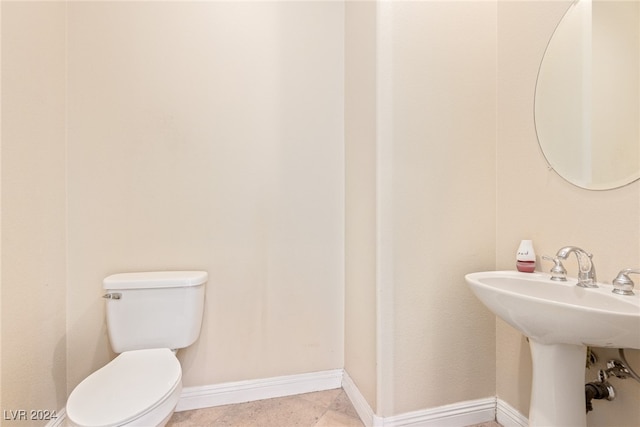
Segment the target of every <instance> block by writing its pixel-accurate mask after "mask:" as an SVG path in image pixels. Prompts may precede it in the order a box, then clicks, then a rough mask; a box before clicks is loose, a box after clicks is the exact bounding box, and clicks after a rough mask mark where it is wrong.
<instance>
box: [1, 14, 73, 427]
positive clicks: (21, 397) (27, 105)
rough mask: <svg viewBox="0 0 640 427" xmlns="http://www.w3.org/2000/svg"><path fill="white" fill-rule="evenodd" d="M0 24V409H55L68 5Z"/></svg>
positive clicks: (61, 306) (62, 366)
mask: <svg viewBox="0 0 640 427" xmlns="http://www.w3.org/2000/svg"><path fill="white" fill-rule="evenodd" d="M1 25H2V240H1V245H2V267H3V268H2V332H1V333H2V340H1V341H2V371H1V378H2V395H1V397H0V400H1V408H2V409H3V410H7V411H10V410H14V411H15V410H20V409H23V410H29V409H42V410H58V409H60V408H62V407H63V406H64V403H65V401H66V397H67V394H66V392H67V389H66V357H65V348H66V342H65V307H66V290H67V288H66V272H65V268H66V243H65V242H66V241H65V200H66V196H65V153H66V151H65V127H64V121H65V74H64V73H65V44H64V43H65V29H64V25H65V6H64V4H63V3H60V2H48V3H32V2H29V3H13V2H3V3H2V24H1ZM3 418H5V416H4V413H3ZM29 424H30V423H29V422H25V421H16V422H11V421H5V420H3V425H29Z"/></svg>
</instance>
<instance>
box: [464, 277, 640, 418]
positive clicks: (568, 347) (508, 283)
mask: <svg viewBox="0 0 640 427" xmlns="http://www.w3.org/2000/svg"><path fill="white" fill-rule="evenodd" d="M465 279H466V281H467V283H468V284H469V287H470V288H471V290H472V291H473V292H474V293H475V295H476V296H477V297H478V299H479V300H480V301H482V302H483V303H484V305H485V306H487V308H489V310H491V311H492V312H493V313H494V314H496V315H497V316H498V317H500V318H501V319H502V320H504V321H505V322H507V323H508V324H510V325H511V326H513V327H514V328H516V329H517V330H518V331H520V332H521V333H523V334H524V335H525V336H527V337H529V346H530V348H531V359H532V362H533V378H532V383H531V404H530V406H529V426H530V427H534V426H535V427H537V426H563V427H565V426H577V427H584V426H586V425H587V418H586V410H585V396H584V370H585V360H586V346H588V345H589V346H594V347H620V348H636V349H640V296H639V295H633V296H623V295H617V294H613V293H612V292H611V290H612V286H611V285H606V284H601V283H599V284H598V285H599V286H600V287H599V288H581V287H578V286H576V280H575V279H573V280H572V279H569V280H568V281H566V282H555V281H552V280H550V275H549V274H544V273H520V272H517V271H488V272H482V273H471V274H467V275H466V276H465Z"/></svg>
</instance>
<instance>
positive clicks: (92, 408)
mask: <svg viewBox="0 0 640 427" xmlns="http://www.w3.org/2000/svg"><path fill="white" fill-rule="evenodd" d="M181 386H182V369H181V367H180V362H179V361H178V359H177V358H176V356H175V355H174V354H173V352H172V351H171V350H169V349H166V348H161V349H145V350H134V351H126V352H124V353H121V354H120V355H119V356H118V357H116V358H115V359H113V360H112V361H111V362H110V363H108V364H107V365H105V366H104V367H102V368H101V369H99V370H97V371H96V372H94V373H93V374H91V375H89V376H88V377H87V378H85V379H84V380H83V381H82V382H81V383H80V384H78V386H77V387H76V388H75V389H74V390H73V392H72V393H71V395H70V396H69V399H68V401H67V407H66V412H67V417H68V419H69V421H71V422H72V423H73V424H75V425H80V426H102V427H110V426H121V425H123V424H128V423H131V422H132V421H134V420H136V419H138V418H140V417H142V416H144V415H145V414H146V413H148V412H150V411H152V410H153V409H154V408H156V407H158V406H159V405H161V404H162V403H163V402H164V401H165V400H166V399H169V398H171V396H174V395H175V396H176V397H177V395H178V394H179V390H178V391H176V389H177V388H179V387H181ZM176 403H177V401H176ZM174 406H175V405H174ZM171 409H173V407H172V408H171Z"/></svg>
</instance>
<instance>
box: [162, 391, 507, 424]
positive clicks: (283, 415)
mask: <svg viewBox="0 0 640 427" xmlns="http://www.w3.org/2000/svg"><path fill="white" fill-rule="evenodd" d="M204 426H208V427H294V426H295V427H363V426H364V424H362V422H361V421H360V419H359V418H358V414H357V413H356V411H355V409H354V408H353V405H352V404H351V401H350V400H349V398H348V397H347V395H346V394H345V392H344V390H342V389H340V388H338V389H335V390H326V391H319V392H316V393H306V394H299V395H296V396H288V397H280V398H277V399H267V400H258V401H256V402H248V403H241V404H237V405H225V406H216V407H213V408H204V409H195V410H193V411H183V412H176V413H175V414H173V416H172V417H171V419H170V420H169V423H168V424H167V427H204ZM469 427H500V425H499V424H498V423H495V422H489V423H483V424H478V425H475V426H469Z"/></svg>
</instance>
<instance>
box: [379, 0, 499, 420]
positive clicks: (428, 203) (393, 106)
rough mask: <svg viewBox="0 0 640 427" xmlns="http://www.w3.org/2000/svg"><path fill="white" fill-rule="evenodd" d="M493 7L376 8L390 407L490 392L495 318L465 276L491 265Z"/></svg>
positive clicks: (386, 401) (386, 406)
mask: <svg viewBox="0 0 640 427" xmlns="http://www.w3.org/2000/svg"><path fill="white" fill-rule="evenodd" d="M495 7H496V6H495V3H493V2H472V1H469V2H464V1H463V2H459V1H456V2H391V3H388V4H383V5H382V7H381V8H380V9H379V13H380V15H379V16H378V20H379V26H380V27H379V28H380V34H379V36H380V37H381V38H382V42H381V45H380V46H379V52H378V55H379V64H382V65H381V66H380V68H379V69H378V72H379V73H380V77H379V85H380V86H379V88H378V89H379V90H380V92H381V95H380V102H381V103H384V104H385V109H384V110H382V111H381V112H380V115H379V117H378V119H379V120H380V121H381V123H379V126H381V134H380V138H381V140H380V142H379V143H380V144H381V146H382V149H381V153H382V155H385V154H386V156H385V158H384V159H383V160H381V163H382V164H381V167H380V169H379V174H380V177H379V179H380V180H381V181H382V182H383V183H382V188H380V197H382V198H383V199H382V201H381V202H380V204H381V205H384V206H386V208H385V209H384V210H383V212H382V218H381V223H380V227H381V230H382V239H381V240H382V241H383V245H385V247H384V248H383V250H382V253H383V256H384V257H386V258H387V260H385V261H384V264H383V265H382V266H381V268H382V269H383V270H382V277H381V280H382V282H383V287H384V290H385V292H386V293H387V294H388V295H390V296H391V298H390V301H383V302H382V305H383V312H382V313H381V314H380V315H381V316H382V319H383V321H382V328H383V331H382V332H381V334H382V336H383V337H384V338H385V339H387V340H388V341H387V342H384V343H383V346H387V347H388V348H392V349H393V350H392V351H389V352H387V353H386V354H382V356H381V363H382V364H387V365H389V366H390V367H391V368H390V369H389V370H386V369H385V370H384V372H383V378H382V379H381V381H382V382H383V383H385V384H389V385H390V386H391V388H387V389H386V390H384V391H383V393H384V397H383V399H382V400H383V404H382V408H380V411H379V412H380V414H381V415H384V416H388V415H393V414H398V413H404V412H409V411H413V410H418V409H423V408H430V407H436V406H441V405H445V404H448V403H452V402H459V401H465V400H471V399H478V398H483V397H489V396H493V395H494V389H493V384H494V378H495V373H494V367H495V362H494V358H493V355H494V352H493V350H494V335H493V331H494V318H493V316H491V315H490V314H489V313H487V311H486V310H485V309H484V307H483V306H482V305H481V304H480V303H479V302H478V301H477V300H476V299H475V298H474V296H473V295H472V294H471V292H470V291H469V289H468V288H467V286H466V284H465V282H464V275H465V274H466V273H468V272H471V271H477V270H484V269H491V268H493V266H494V253H495V247H494V236H495V187H494V176H495V175H494V171H495V120H496V117H495V93H496V87H495V58H496V44H495V37H496V9H495ZM379 40H380V38H379ZM385 236H386V237H387V238H385ZM385 309H386V310H387V311H386V312H385V311H384V310H385ZM385 316H386V317H385ZM385 320H388V321H385ZM385 375H386V376H387V377H386V378H385V377H384V376H385Z"/></svg>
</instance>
